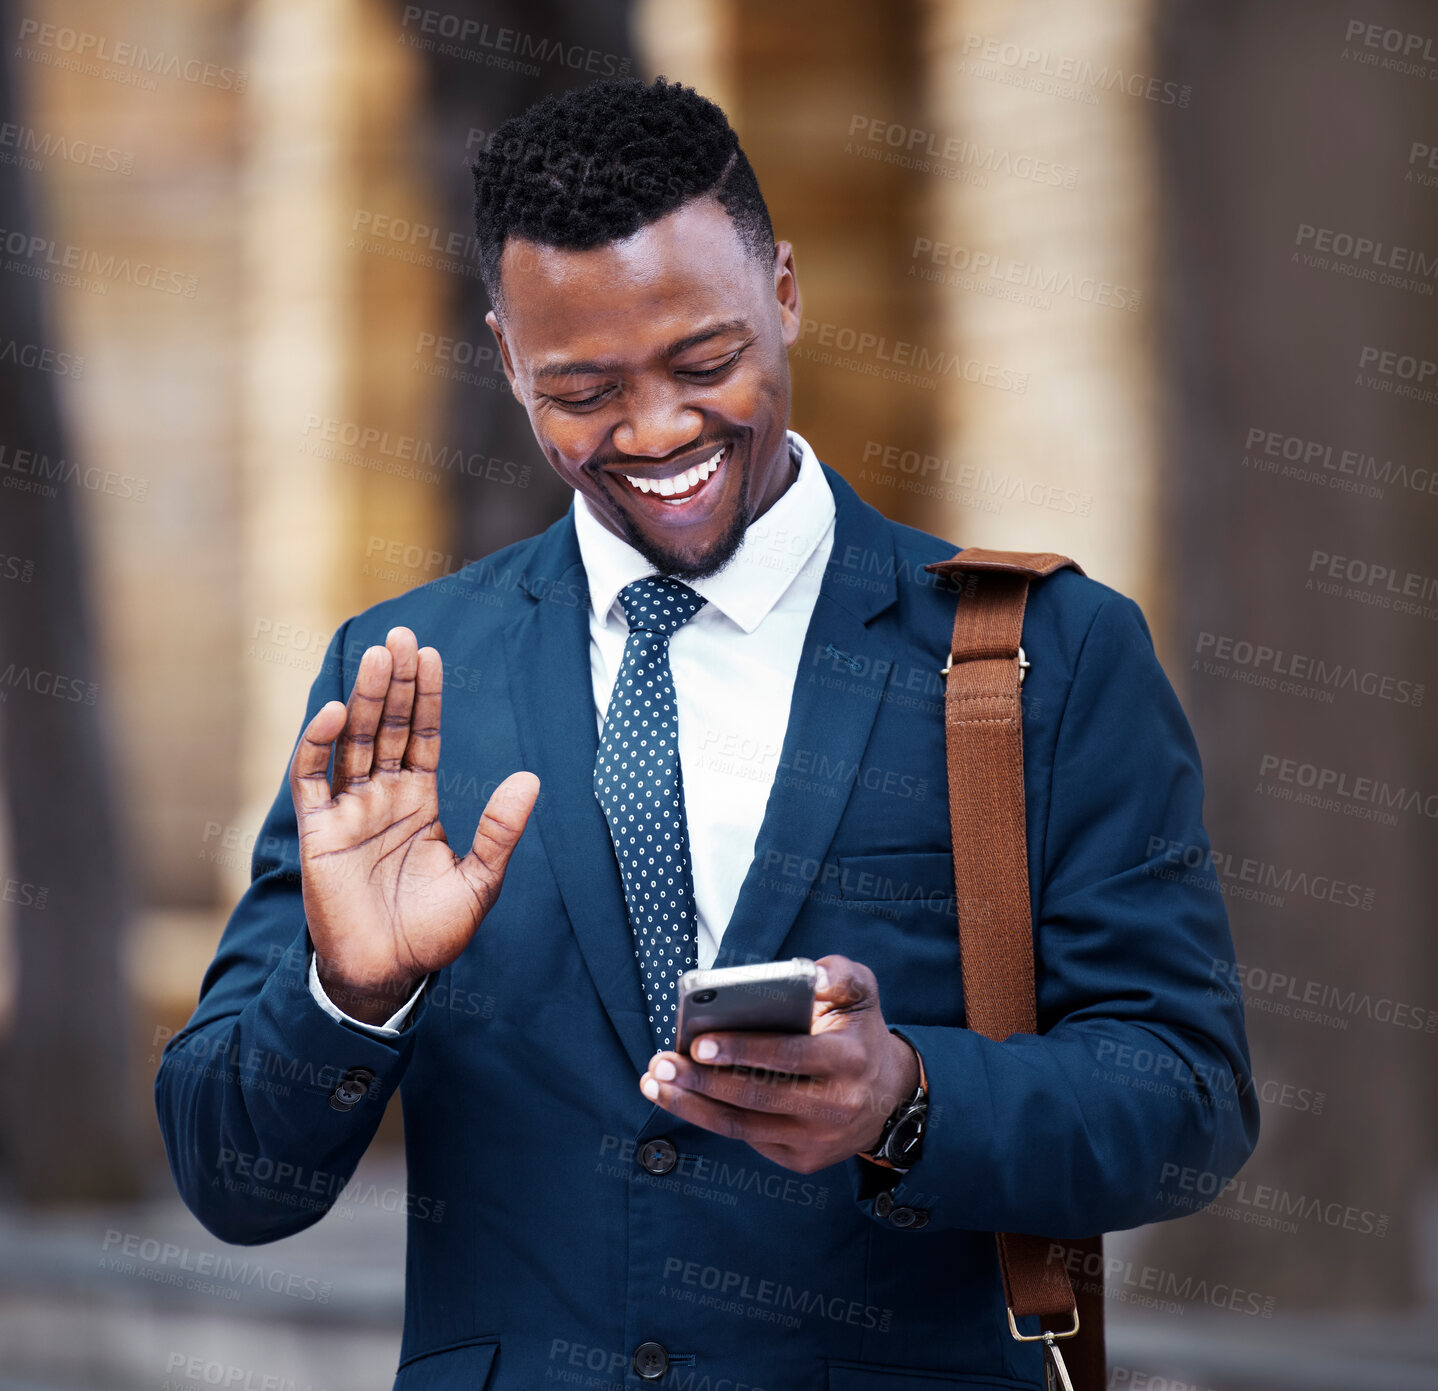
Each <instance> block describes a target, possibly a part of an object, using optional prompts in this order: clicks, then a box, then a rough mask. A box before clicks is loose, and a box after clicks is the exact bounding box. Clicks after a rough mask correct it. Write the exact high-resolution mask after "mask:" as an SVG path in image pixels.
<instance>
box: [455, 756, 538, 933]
mask: <svg viewBox="0 0 1438 1391" xmlns="http://www.w3.org/2000/svg"><path fill="white" fill-rule="evenodd" d="M538 796H539V779H538V778H537V777H535V776H534V774H533V773H511V774H510V775H509V776H508V777H507V778H505V780H504V781H503V782H502V783H500V785H499V786H498V787H496V788H495V789H494V795H493V796H492V797H491V798H490V799H489V802H488V803H487V804H486V806H485V808H484V813H483V815H481V816H480V818H479V825H478V826H476V827H475V829H474V844H473V845H472V846H471V847H470V851H469V854H468V855H466V856H465V857H464V860H463V862H462V867H463V868H464V869H465V870H466V872H467V873H468V874H469V876H470V879H471V881H472V882H473V883H474V884H475V887H476V890H477V891H478V892H479V893H480V894H481V895H482V897H483V898H484V901H485V907H486V911H487V910H488V906H489V904H491V903H493V902H494V900H495V899H496V898H497V897H498V896H499V890H500V886H501V884H503V882H504V871H505V868H506V866H508V864H509V857H510V855H511V854H513V852H514V847H515V846H516V845H517V844H518V843H519V838H520V836H521V835H523V833H524V828H525V826H526V825H528V824H529V813H530V812H531V811H533V810H534V803H535V799H536V798H537V797H538Z"/></svg>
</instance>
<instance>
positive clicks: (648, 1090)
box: [639, 1076, 659, 1101]
mask: <svg viewBox="0 0 1438 1391" xmlns="http://www.w3.org/2000/svg"><path fill="white" fill-rule="evenodd" d="M639 1090H640V1091H642V1092H643V1093H644V1095H645V1096H647V1097H648V1098H649V1099H650V1101H658V1100H659V1083H658V1082H656V1081H655V1080H654V1079H653V1078H652V1077H649V1076H645V1077H643V1078H641V1079H640V1082H639Z"/></svg>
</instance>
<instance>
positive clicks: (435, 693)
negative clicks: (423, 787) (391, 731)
mask: <svg viewBox="0 0 1438 1391" xmlns="http://www.w3.org/2000/svg"><path fill="white" fill-rule="evenodd" d="M443 694H444V663H443V662H442V661H441V660H440V656H439V653H438V652H437V651H436V650H435V649H434V648H433V647H421V648H420V649H419V652H418V654H417V655H416V667H415V687H414V711H413V713H412V714H411V716H410V723H409V743H408V744H407V745H406V746H405V751H404V766H405V767H406V768H410V769H413V770H414V771H416V772H421V773H433V772H435V771H437V770H438V768H439V707H440V697H441V696H442V695H443Z"/></svg>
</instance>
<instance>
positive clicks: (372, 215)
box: [222, 0, 445, 903]
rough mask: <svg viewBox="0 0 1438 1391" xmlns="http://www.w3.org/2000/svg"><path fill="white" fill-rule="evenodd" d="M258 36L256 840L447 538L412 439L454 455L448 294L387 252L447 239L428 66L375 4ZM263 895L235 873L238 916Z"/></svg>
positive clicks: (247, 559) (248, 815)
mask: <svg viewBox="0 0 1438 1391" xmlns="http://www.w3.org/2000/svg"><path fill="white" fill-rule="evenodd" d="M247 20H248V26H249V27H248V45H247V50H248V51H247V53H246V66H247V68H248V69H249V70H250V72H251V73H252V74H253V78H252V82H251V87H250V92H249V96H248V106H247V127H246V133H247V154H248V157H247V160H246V164H245V169H244V193H243V203H242V205H243V209H244V213H243V246H242V280H243V285H244V311H243V313H244V317H243V324H242V333H243V339H244V349H243V353H242V373H241V379H242V401H241V412H240V415H241V424H242V437H241V450H240V452H241V475H242V480H243V483H242V491H241V496H242V504H241V507H242V520H241V527H242V533H243V555H244V595H243V599H242V605H241V609H242V613H243V615H244V618H245V621H246V623H247V625H248V627H249V629H250V631H249V633H248V634H247V637H248V639H249V641H248V650H247V653H246V655H247V656H248V658H249V659H250V660H248V661H246V662H245V664H244V671H245V684H246V699H245V701H244V705H243V709H244V721H245V723H244V728H243V731H242V768H241V771H242V777H241V787H242V795H243V798H244V803H243V809H242V810H241V812H240V814H239V816H238V818H237V820H238V821H239V824H240V825H241V826H243V827H246V828H247V829H257V828H258V826H259V824H260V822H261V820H262V819H263V816H264V813H265V811H266V810H268V808H269V805H270V803H271V801H272V800H273V798H274V796H275V793H276V791H277V789H278V787H279V785H280V782H281V780H282V778H283V774H284V769H285V760H286V759H287V758H288V756H289V753H290V750H291V749H292V748H293V745H294V741H295V738H296V735H297V734H298V732H299V723H300V719H301V716H302V714H303V711H304V707H305V697H306V693H307V691H308V689H309V686H310V683H311V682H312V681H313V679H314V677H315V675H316V673H317V672H318V669H319V661H320V657H321V656H322V654H323V652H324V648H325V644H326V642H327V640H328V636H329V635H330V634H331V633H332V632H333V631H334V629H335V627H336V626H337V624H338V623H339V622H340V621H342V620H343V619H344V618H346V617H347V616H349V615H350V614H352V613H354V612H356V611H357V610H360V609H362V608H365V607H367V606H368V605H369V604H371V603H373V602H375V601H376V600H377V599H379V598H382V597H387V596H388V594H390V593H392V592H394V588H393V586H391V585H389V584H387V583H384V582H382V581H378V580H375V579H374V578H373V577H371V576H370V575H369V568H371V567H368V566H367V557H368V555H369V553H370V550H371V548H372V543H373V542H374V540H375V539H376V538H377V539H378V540H379V542H380V543H381V545H382V546H388V544H389V543H390V542H391V541H394V540H402V541H403V542H404V543H406V544H424V545H426V546H434V545H435V544H436V543H438V542H440V541H441V539H442V531H443V526H442V523H441V521H440V516H441V512H442V507H443V492H442V487H443V484H442V481H440V480H438V479H437V478H436V479H435V481H425V478H426V477H428V476H429V473H430V471H428V470H426V471H424V472H425V477H419V476H413V474H414V472H415V471H414V470H409V469H407V465H408V463H409V462H411V460H407V459H406V455H405V450H407V449H408V448H409V446H404V447H401V446H400V445H399V443H398V441H399V440H400V439H401V438H405V439H408V440H411V441H415V440H417V441H421V442H422V443H423V444H424V445H425V446H428V447H430V449H431V451H432V452H433V451H443V450H444V449H445V444H444V442H443V441H442V440H440V439H439V438H438V431H437V429H436V419H437V415H438V405H437V403H436V395H437V393H436V391H435V388H434V385H433V383H432V382H431V381H430V379H428V378H426V377H424V376H423V375H421V374H419V373H416V372H414V371H412V370H411V360H410V359H411V354H412V349H413V344H414V342H415V338H416V335H417V333H418V331H419V330H420V328H422V327H428V326H429V325H430V324H432V323H433V321H434V318H435V311H434V308H433V306H434V303H435V298H436V296H435V294H434V292H433V291H432V290H431V289H430V284H431V279H432V277H431V276H430V275H429V273H428V272H426V271H423V270H421V269H418V268H416V266H415V265H414V264H413V263H412V261H411V260H410V259H407V258H406V254H407V253H409V252H410V251H411V247H410V246H409V245H408V244H407V243H406V242H405V241H404V240H400V241H395V240H393V239H391V238H388V237H384V236H380V237H375V236H373V235H371V233H372V232H373V229H374V228H375V226H376V219H378V218H383V219H386V221H385V222H381V223H379V224H378V225H379V226H381V227H389V226H395V227H396V228H398V227H400V226H401V224H402V227H403V228H410V227H414V226H419V225H422V224H423V225H429V224H432V223H433V221H434V219H433V216H432V214H430V213H429V212H428V210H427V205H426V202H425V198H424V190H423V189H421V188H419V187H417V186H416V184H415V183H414V181H413V178H412V176H411V175H410V174H409V172H408V146H407V143H406V138H405V136H406V132H407V131H408V129H409V122H410V121H411V120H412V115H413V108H414V106H415V104H416V101H417V87H418V81H417V78H418V69H417V64H416V61H415V59H414V56H413V53H412V51H411V50H410V49H409V48H408V47H407V46H406V45H404V44H403V43H401V42H399V41H398V40H399V38H400V35H399V34H398V33H397V31H396V30H395V28H394V26H393V24H392V17H391V16H390V14H389V7H388V6H387V5H385V4H381V3H375V0H258V3H256V4H254V5H253V6H252V7H251V8H250V11H249V14H248V17H247ZM422 250H423V249H422V248H421V251H422ZM396 251H398V252H400V253H406V254H401V255H395V254H394V253H395V252H396ZM366 440H369V441H371V442H369V443H366V442H365V441H366ZM406 587H407V586H406ZM281 627H283V629H284V631H285V632H287V633H288V634H289V635H290V636H287V637H280V636H276V634H277V632H278V631H279V630H280V628H281ZM295 634H307V635H308V637H307V639H305V640H304V641H301V640H299V639H298V638H296V637H295V636H294V635H295ZM426 640H427V639H426V637H425V636H424V635H421V637H420V641H421V642H424V641H426ZM245 858H246V861H247V857H245ZM248 881H249V868H248V863H247V862H246V863H244V864H240V863H238V862H236V863H232V864H231V865H230V867H229V873H228V880H227V882H226V885H225V891H224V893H223V895H222V898H224V899H225V900H227V901H228V902H230V903H233V901H234V899H235V898H237V897H238V896H239V894H240V893H241V892H243V889H244V887H245V885H246V884H247V883H248Z"/></svg>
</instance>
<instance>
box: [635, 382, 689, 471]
mask: <svg viewBox="0 0 1438 1391" xmlns="http://www.w3.org/2000/svg"><path fill="white" fill-rule="evenodd" d="M676 385H677V384H673V383H671V384H667V385H662V384H659V383H653V382H650V383H636V384H635V385H634V386H632V387H631V388H630V389H629V391H628V392H627V393H626V395H625V397H624V400H623V401H622V402H621V406H622V409H623V417H622V418H621V420H620V422H619V424H618V425H616V426H615V427H614V434H613V436H612V438H613V440H614V447H615V448H616V449H618V450H619V451H620V452H622V453H624V454H628V455H629V456H630V457H631V458H634V459H641V458H645V459H667V458H668V457H669V456H670V455H671V454H676V453H678V452H679V451H680V450H682V449H684V448H685V447H686V446H688V445H691V444H693V443H694V442H695V441H696V440H697V439H698V438H699V437H700V435H701V434H702V433H703V430H704V416H703V414H702V413H701V412H699V411H697V410H695V409H694V408H693V407H692V406H686V405H685V404H684V400H683V396H682V394H681V392H680V391H678V390H676V389H675V386H676Z"/></svg>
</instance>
